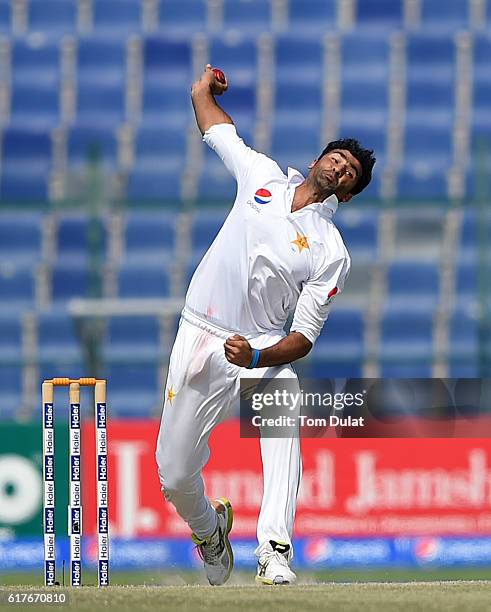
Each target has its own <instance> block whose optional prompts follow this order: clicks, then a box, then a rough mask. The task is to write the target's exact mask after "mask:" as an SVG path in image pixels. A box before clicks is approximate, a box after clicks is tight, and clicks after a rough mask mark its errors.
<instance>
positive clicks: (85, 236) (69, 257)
mask: <svg viewBox="0 0 491 612" xmlns="http://www.w3.org/2000/svg"><path fill="white" fill-rule="evenodd" d="M92 248H93V249H96V250H97V253H100V254H102V255H104V253H105V248H106V228H105V225H104V223H103V222H101V220H100V219H90V218H89V217H88V216H87V215H84V214H74V215H64V216H63V217H61V218H60V219H59V221H58V231H57V235H56V252H57V255H58V261H60V262H61V263H64V264H68V262H75V263H80V264H84V263H87V262H88V260H89V257H90V253H91V249H92Z"/></svg>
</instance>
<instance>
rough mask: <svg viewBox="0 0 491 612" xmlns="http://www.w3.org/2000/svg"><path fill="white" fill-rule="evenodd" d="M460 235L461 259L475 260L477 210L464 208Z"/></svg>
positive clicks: (466, 260) (465, 260)
mask: <svg viewBox="0 0 491 612" xmlns="http://www.w3.org/2000/svg"><path fill="white" fill-rule="evenodd" d="M463 213H464V216H463V219H462V225H461V228H460V236H459V254H460V256H459V261H460V262H462V261H464V262H469V260H470V261H472V263H474V262H475V259H476V256H477V244H478V238H477V214H476V210H473V209H464V211H463Z"/></svg>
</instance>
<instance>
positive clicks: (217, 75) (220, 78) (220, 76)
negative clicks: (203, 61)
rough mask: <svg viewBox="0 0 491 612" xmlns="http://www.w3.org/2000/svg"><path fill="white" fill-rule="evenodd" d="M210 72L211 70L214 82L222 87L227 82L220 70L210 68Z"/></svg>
mask: <svg viewBox="0 0 491 612" xmlns="http://www.w3.org/2000/svg"><path fill="white" fill-rule="evenodd" d="M212 70H213V74H214V75H215V78H216V80H217V81H218V82H219V83H221V84H222V85H225V83H226V82H227V80H226V78H225V75H224V73H223V71H222V70H220V68H212Z"/></svg>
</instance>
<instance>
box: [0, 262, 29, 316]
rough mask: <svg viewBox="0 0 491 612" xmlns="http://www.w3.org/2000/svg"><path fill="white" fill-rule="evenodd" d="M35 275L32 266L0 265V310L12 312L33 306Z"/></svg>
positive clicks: (6, 263)
mask: <svg viewBox="0 0 491 612" xmlns="http://www.w3.org/2000/svg"><path fill="white" fill-rule="evenodd" d="M35 274H36V269H35V268H34V267H33V266H15V265H13V264H11V263H9V262H2V263H1V264H0V310H6V311H8V312H12V311H13V310H16V309H17V310H20V309H23V308H27V307H29V306H31V307H32V306H33V304H34V298H35Z"/></svg>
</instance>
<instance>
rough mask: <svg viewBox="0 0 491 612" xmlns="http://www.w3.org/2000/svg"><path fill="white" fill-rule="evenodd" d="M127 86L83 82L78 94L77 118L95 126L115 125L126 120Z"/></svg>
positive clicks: (122, 84)
mask: <svg viewBox="0 0 491 612" xmlns="http://www.w3.org/2000/svg"><path fill="white" fill-rule="evenodd" d="M125 114H126V109H125V86H124V83H121V84H119V85H113V84H108V85H102V84H97V85H94V84H88V83H84V84H83V85H82V84H81V85H80V86H79V89H78V96H77V119H78V121H79V122H80V123H87V124H91V125H93V126H94V127H100V126H114V127H116V126H117V125H119V124H121V123H123V121H124V120H125Z"/></svg>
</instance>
